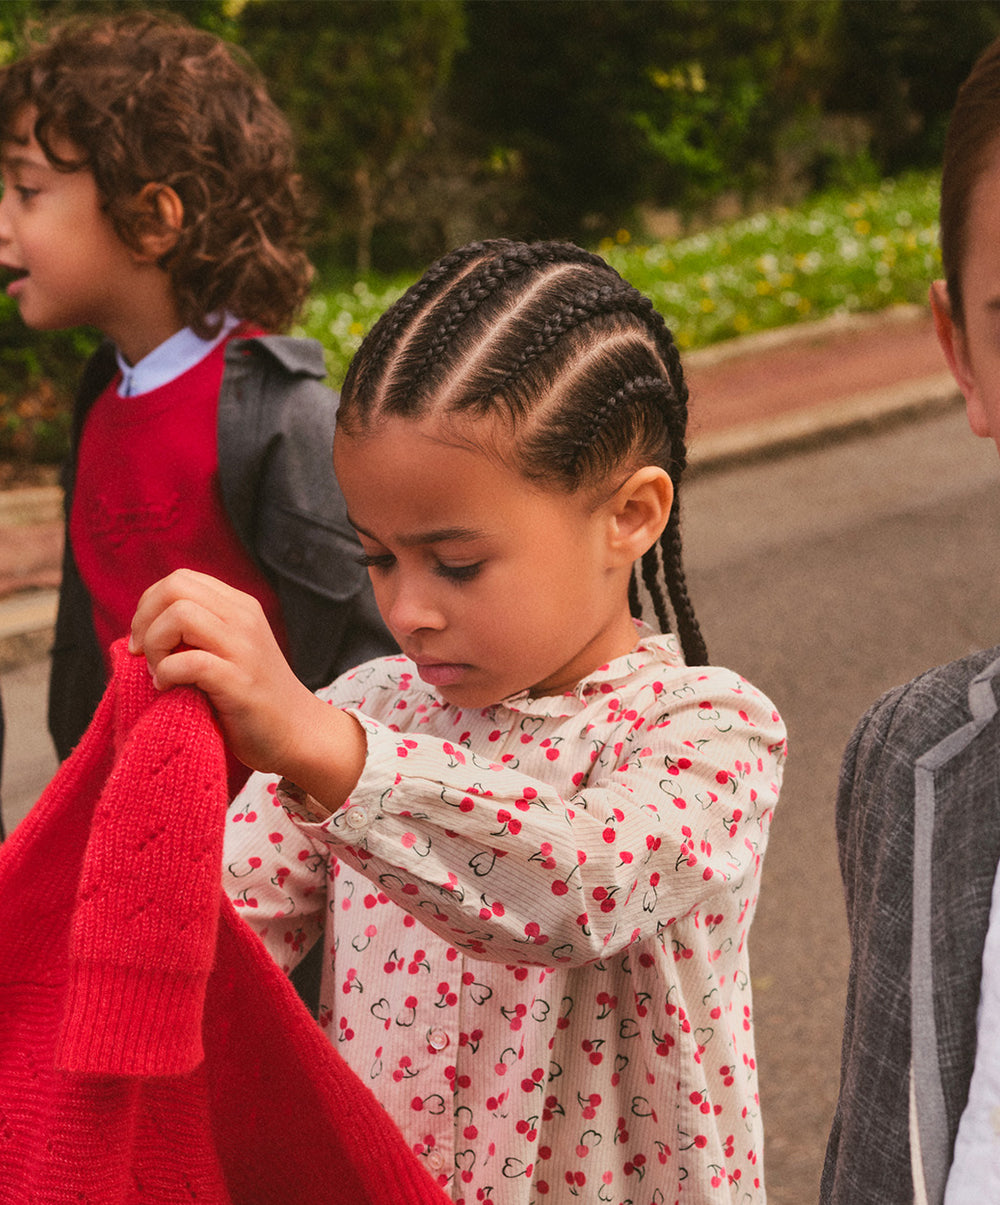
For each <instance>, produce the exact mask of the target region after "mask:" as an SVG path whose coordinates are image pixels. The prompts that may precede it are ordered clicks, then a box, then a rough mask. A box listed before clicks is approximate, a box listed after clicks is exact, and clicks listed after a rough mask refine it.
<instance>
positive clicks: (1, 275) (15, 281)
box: [0, 264, 28, 297]
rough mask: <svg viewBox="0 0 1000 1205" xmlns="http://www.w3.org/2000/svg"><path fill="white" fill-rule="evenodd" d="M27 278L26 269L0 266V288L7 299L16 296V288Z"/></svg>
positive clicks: (5, 265)
mask: <svg viewBox="0 0 1000 1205" xmlns="http://www.w3.org/2000/svg"><path fill="white" fill-rule="evenodd" d="M27 278H28V270H27V268H12V267H10V266H8V265H7V264H0V288H2V289H3V291H4V292H5V293H6V294H7V296H8V297H14V296H16V294H17V293H18V292H19V288H18V286H19V285H20V284H21V282H22V281H24V280H27Z"/></svg>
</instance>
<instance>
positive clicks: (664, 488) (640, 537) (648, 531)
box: [607, 465, 674, 565]
mask: <svg viewBox="0 0 1000 1205" xmlns="http://www.w3.org/2000/svg"><path fill="white" fill-rule="evenodd" d="M673 503H674V487H673V483H672V482H671V480H670V478H669V477H668V476H667V474H666V472H665V471H664V470H663V469H661V468H658V467H657V466H656V465H645V466H643V468H641V469H636V471H635V472H634V473H633V474H632V476H631V477H629V479H628V481H626V482H625V484H624V485H622V486H619V488H618V489H617V490H616V491H615V493H614V495H613V496H612V498H611V500H610V502H609V504H608V505H609V511H608V529H607V531H608V551H609V553H610V555H611V558H612V563H613V564H618V565H626V564H627V565H631V564H633V562H635V561H637V560H638V559H639V557H641V556H642V554H643V553H644V552H646V551H647V549H649V548H652V546H653V545H654V544H655V543H656V541H657V540H658V539H659V538H660V533H661V532H662V531H663V529H664V527H666V525H667V520H668V519H669V518H670V508H671V507H672V506H673Z"/></svg>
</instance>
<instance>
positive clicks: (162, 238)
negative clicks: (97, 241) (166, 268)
mask: <svg viewBox="0 0 1000 1205" xmlns="http://www.w3.org/2000/svg"><path fill="white" fill-rule="evenodd" d="M132 205H133V208H134V209H135V211H136V222H135V229H136V231H137V241H138V246H137V247H136V248H135V251H136V254H137V255H138V257H139V259H140V262H149V263H156V262H157V261H159V260H160V259H162V258H163V256H164V255H167V254H168V253H169V252H170V251H172V250H173V249H174V247H175V246H176V243H177V238H178V236H179V235H180V232H181V229H182V227H183V225H184V203H183V201H181V199H180V197H179V196H178V195H177V193H176V192H175V191H174V190H173V189H172V188H171V187H170V185H169V184H156V183H150V184H144V185H143V187H142V188H141V189H140V190H139V192H138V193H137V194H136V196H135V198H134V200H133V202H132Z"/></svg>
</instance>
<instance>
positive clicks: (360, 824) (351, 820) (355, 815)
mask: <svg viewBox="0 0 1000 1205" xmlns="http://www.w3.org/2000/svg"><path fill="white" fill-rule="evenodd" d="M347 823H348V825H349V826H350V827H351V828H364V826H365V825H366V824H367V823H368V813H367V812H366V811H365V809H364V808H348V809H347Z"/></svg>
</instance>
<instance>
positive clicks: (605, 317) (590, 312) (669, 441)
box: [338, 239, 708, 664]
mask: <svg viewBox="0 0 1000 1205" xmlns="http://www.w3.org/2000/svg"><path fill="white" fill-rule="evenodd" d="M687 403H688V390H687V385H686V384H685V381H684V373H683V370H682V368H681V362H680V355H679V353H678V351H677V347H676V345H675V344H674V341H673V338H672V336H671V334H670V331H669V330H668V329H667V327H666V324H665V323H664V321H663V319H662V317H661V316H660V315H659V314H658V313H657V312H656V310H655V309H654V308H653V304H652V302H651V301H649V299H648V298H646V297H644V296H643V295H642V294H641V293H639V292H638V291H637V290H636V289H635V288H633V287H632V285H630V284H628V283H627V282H626V281H624V280H623V279H622V278H621V277H620V276H619V275H618V273H617V272H615V270H614V269H613V268H612V267H611V266H610V265H609V264H608V263H606V262H605V261H604V260H603V259H601V258H600V256H597V255H593V254H591V253H590V252H588V251H584V250H582V249H581V248H580V247H576V246H573V245H572V244H568V243H553V242H545V243H531V244H526V243H516V242H511V241H508V240H506V239H494V240H490V241H487V242H480V243H471V244H469V245H468V246H465V247H461V248H459V249H458V250H457V251H453V252H452V253H451V254H450V255H446V256H444V257H443V258H442V259H440V260H438V261H437V262H436V263H435V264H433V265H432V266H431V267H430V268H429V269H428V271H427V272H426V273H425V274H424V276H423V277H421V279H420V280H419V281H418V282H417V283H416V284H415V285H413V286H412V287H411V288H410V289H409V290H408V291H407V292H406V293H405V294H404V295H403V296H402V297H401V298H400V299H399V301H397V302H396V303H395V305H393V306H391V307H390V308H389V309H388V310H387V311H386V312H385V313H384V314H383V315H382V317H381V318H380V319H379V321H378V322H377V323H376V324H375V326H374V327H373V329H372V330H371V332H370V333H369V334H368V336H367V337H366V338H365V340H364V342H363V343H362V345H361V347H360V349H359V350H358V353H357V355H356V356H355V357H354V360H353V362H352V364H351V367H350V369H349V370H348V373H347V377H346V379H345V381H344V386H343V389H342V393H341V403H340V411H339V416H338V423H340V425H341V426H342V427H344V428H345V429H347V430H350V431H352V432H359V431H364V430H366V429H369V428H370V427H371V426H372V425H374V424H376V423H377V422H378V421H379V420H380V419H382V418H386V417H389V416H393V417H401V418H411V419H419V418H423V417H426V416H429V415H430V414H431V413H435V414H437V415H439V416H440V415H442V414H448V415H449V416H455V417H456V419H457V417H458V416H468V417H470V418H476V419H479V418H485V417H493V418H495V419H497V420H498V421H500V422H501V424H502V430H503V433H504V449H505V450H504V457H505V458H507V459H509V460H510V461H511V463H515V464H516V465H517V467H518V469H519V471H521V472H522V473H523V474H524V475H525V477H527V478H528V479H529V480H531V481H533V482H536V483H537V484H540V485H548V486H551V487H554V488H560V489H564V490H566V491H568V492H572V491H575V490H577V489H580V488H584V487H587V486H593V485H595V484H598V483H601V482H605V481H608V480H609V479H611V478H613V477H614V476H615V475H619V474H621V472H622V471H623V470H624V469H627V470H628V471H629V472H630V473H631V472H634V471H635V470H636V469H638V468H640V467H642V466H643V465H650V464H651V465H658V466H660V467H661V468H663V469H664V470H665V471H666V472H667V474H668V475H669V477H670V480H671V483H672V484H673V487H674V503H673V506H672V508H671V512H670V517H669V519H668V521H667V524H666V527H665V528H664V530H663V533H662V535H661V537H660V540H659V542H658V545H654V546H653V547H652V548H650V549H649V551H648V552H646V554H645V555H644V556H643V558H642V561H641V563H640V565H639V566H638V567H637V569H638V572H633V575H632V582H631V586H630V591H629V599H630V609H631V612H632V614H633V615H634V616H641V614H642V610H643V607H642V592H643V590H644V591H645V593H646V594H647V595H648V598H649V601H650V602H651V604H652V607H653V610H654V612H655V615H656V619H657V621H658V624H659V626H660V627H661V628H662V630H664V631H669V630H670V629H671V628H672V627H673V628H675V629H676V632H677V635H678V637H679V638H680V642H681V647H682V648H683V650H684V655H685V658H686V659H687V661H688V663H689V664H705V663H706V662H707V660H708V654H707V652H706V649H705V642H704V639H703V638H702V635H701V630H700V629H699V626H698V621H697V618H696V617H695V613H694V608H693V606H692V604H691V600H690V598H689V596H688V590H687V583H686V581H685V577H684V570H683V566H682V563H681V538H680V526H679V506H678V500H677V494H678V489H679V486H680V481H681V476H682V474H683V472H684V468H685V465H686V462H687V451H686V446H685V432H686V428H687ZM640 581H641V587H640ZM664 585H665V586H666V597H665V596H664V590H663V586H664ZM667 598H669V608H668V603H667ZM671 610H672V612H673V622H671V615H670V612H671Z"/></svg>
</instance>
